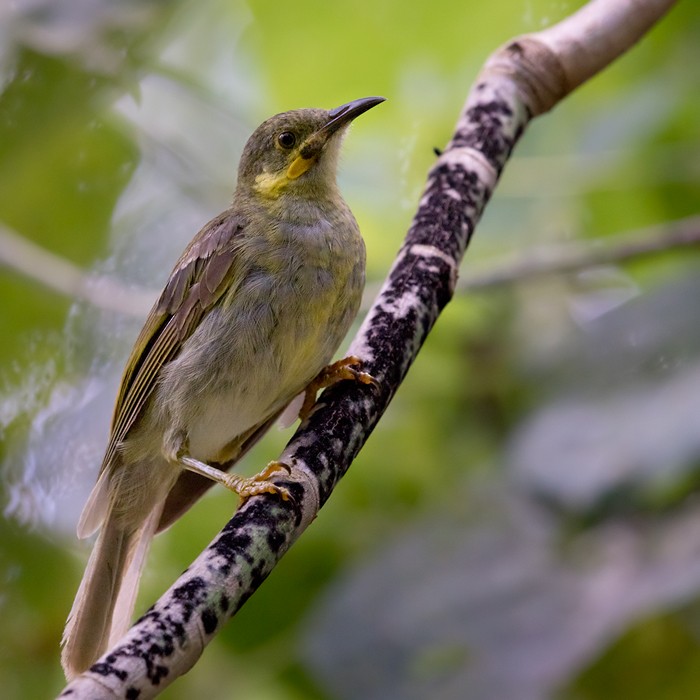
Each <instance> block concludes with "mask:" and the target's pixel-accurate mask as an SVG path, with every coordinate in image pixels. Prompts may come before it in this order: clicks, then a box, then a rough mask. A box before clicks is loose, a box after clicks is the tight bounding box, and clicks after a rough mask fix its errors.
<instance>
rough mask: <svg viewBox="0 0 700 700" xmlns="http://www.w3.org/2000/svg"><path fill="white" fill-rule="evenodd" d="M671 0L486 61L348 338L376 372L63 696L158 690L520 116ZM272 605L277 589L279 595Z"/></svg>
mask: <svg viewBox="0 0 700 700" xmlns="http://www.w3.org/2000/svg"><path fill="white" fill-rule="evenodd" d="M672 5H673V1H672V0H593V2H590V3H589V4H588V5H586V6H585V7H583V8H582V9H581V10H580V11H579V12H577V13H576V14H574V15H572V16H571V17H570V18H568V19H567V20H564V21H563V22H561V23H560V24H557V25H555V26H554V27H552V28H550V29H547V30H545V31H543V32H538V33H535V34H530V35H527V36H523V37H520V38H517V39H515V40H513V41H511V42H509V43H508V44H507V45H506V46H505V47H503V48H501V49H500V50H498V51H497V52H496V53H494V54H493V55H492V56H491V58H489V60H488V61H487V62H486V65H485V66H484V68H483V69H482V71H481V73H480V75H479V76H478V78H477V80H476V83H475V86H474V87H473V88H472V90H471V92H470V94H469V96H468V98H467V102H466V105H465V107H464V110H463V112H462V114H461V115H460V118H459V121H458V123H457V126H456V130H455V133H454V135H453V138H452V140H451V141H450V143H449V144H448V146H447V148H446V149H445V151H444V152H443V153H442V155H441V156H440V157H439V158H438V159H437V162H436V163H435V165H434V166H433V168H432V169H431V171H430V173H429V174H428V181H427V184H426V188H425V191H424V194H423V197H422V199H421V202H420V206H419V209H418V211H417V213H416V216H415V218H414V220H413V223H412V225H411V228H410V229H409V231H408V234H407V236H406V239H405V241H404V244H403V246H402V248H401V250H400V251H399V254H398V256H397V258H396V260H395V262H394V265H393V266H392V269H391V271H390V272H389V276H388V278H387V280H386V282H385V284H384V287H383V288H382V291H381V292H380V294H379V297H378V298H377V300H376V301H375V303H374V305H373V306H372V308H371V309H370V311H369V313H368V315H367V317H366V319H365V321H364V323H363V325H362V327H361V328H360V330H359V332H358V334H357V336H356V337H355V339H354V341H353V342H352V344H351V347H350V353H352V354H354V355H358V356H360V357H361V358H362V359H363V361H364V367H365V369H366V370H367V371H369V372H371V373H372V374H373V375H374V376H375V377H376V378H377V379H378V382H379V386H378V388H377V389H376V390H375V389H372V388H371V387H367V386H364V385H360V384H358V383H352V382H345V383H342V384H339V385H336V386H335V387H332V388H331V389H328V390H326V391H325V392H324V393H323V395H322V397H321V400H320V401H319V403H318V404H317V406H316V407H315V409H314V411H313V413H312V414H311V416H310V417H309V418H308V419H307V420H306V421H305V422H304V423H302V425H301V426H300V428H299V430H297V432H296V433H295V435H294V436H293V438H292V440H291V441H290V442H289V444H288V445H287V447H286V448H285V450H284V452H283V453H282V455H281V459H282V461H284V462H285V463H287V464H288V465H290V467H291V474H290V475H289V477H285V478H283V479H281V478H280V479H277V481H278V483H281V484H284V485H285V486H286V487H287V488H288V489H289V490H290V492H291V493H292V494H293V496H294V500H293V501H292V500H290V501H281V500H279V499H277V498H275V497H274V496H268V495H266V496H256V497H254V498H251V499H249V500H248V501H247V502H246V503H245V505H244V506H243V507H241V508H240V509H239V510H238V511H237V512H236V513H235V515H234V516H233V518H232V519H231V520H230V521H229V523H228V524H227V525H226V526H225V527H224V529H223V530H222V531H221V533H219V535H218V536H217V537H216V538H215V539H214V541H213V542H212V543H211V544H210V545H209V546H208V547H207V548H206V549H205V550H204V551H203V552H202V554H201V555H200V556H199V557H198V558H197V559H196V560H195V562H194V563H193V564H192V565H191V566H190V567H189V568H188V569H187V570H186V571H185V573H184V574H183V575H182V576H181V577H180V578H179V579H178V580H177V581H176V582H175V583H174V584H173V586H172V587H171V588H170V589H169V590H168V591H167V592H166V593H165V594H164V595H163V596H162V597H161V598H160V599H159V600H158V601H157V602H156V603H155V605H154V606H153V607H152V608H151V609H150V610H148V612H147V613H146V614H145V615H144V616H143V617H142V618H141V619H140V620H139V621H138V622H137V623H136V624H135V625H134V626H133V627H132V628H131V630H129V632H128V633H127V634H126V635H125V636H124V637H123V638H122V639H121V640H120V641H119V642H118V643H117V644H116V645H115V646H114V647H113V648H112V649H111V650H110V651H109V652H108V653H107V654H105V655H104V656H103V657H102V658H101V659H100V660H99V661H98V662H97V663H96V664H95V665H94V666H93V667H92V668H91V669H90V670H88V671H86V672H85V673H84V674H82V675H81V676H79V677H78V678H76V679H75V680H73V681H72V682H71V683H70V684H69V685H68V686H67V687H66V689H65V690H64V691H63V694H62V697H64V698H68V697H70V698H71V700H76V699H78V698H90V700H99V699H100V698H110V699H114V698H125V697H126V698H129V697H131V698H136V697H138V698H139V699H140V700H146V699H147V698H152V697H155V696H156V695H158V693H160V692H161V691H162V690H163V688H164V687H166V686H167V685H168V684H169V683H171V682H172V681H173V680H175V679H176V678H177V677H178V676H180V675H182V674H183V673H186V672H187V671H188V670H189V669H190V668H191V667H192V666H193V665H194V664H195V663H196V661H197V659H198V658H199V656H200V655H201V653H202V651H203V649H204V647H205V645H206V644H207V643H208V642H210V641H211V640H212V639H213V637H214V635H215V633H216V632H217V630H219V629H220V628H221V626H222V625H223V623H224V622H225V621H226V620H227V619H228V618H230V617H231V616H232V615H234V614H235V612H236V611H237V610H238V609H239V608H240V607H241V605H243V603H244V602H245V601H246V600H247V599H248V597H249V596H250V595H251V594H252V593H253V592H254V591H255V590H256V589H257V587H258V586H259V585H260V583H261V582H262V581H263V580H264V579H265V578H266V577H267V576H268V574H269V573H270V572H271V571H272V569H273V568H274V566H275V564H276V563H277V561H278V560H279V559H280V557H281V556H282V555H283V554H284V553H285V552H286V551H287V550H288V549H289V547H290V546H291V545H292V543H293V542H294V541H295V540H296V539H297V538H298V537H299V536H300V535H301V533H302V532H303V531H304V529H305V528H306V526H307V525H308V524H309V523H310V522H311V521H312V520H313V519H314V517H315V516H316V514H317V512H318V510H319V508H320V507H321V506H322V505H323V504H324V503H325V501H326V500H327V499H328V497H329V496H330V494H331V492H332V491H333V488H334V487H335V485H336V484H337V483H338V481H339V480H340V478H341V477H342V476H343V474H344V473H345V471H346V470H347V468H348V467H349V465H350V463H351V462H352V460H353V459H354V457H355V456H356V454H357V453H358V452H359V450H360V448H361V447H362V445H363V444H364V443H365V441H366V440H367V438H368V436H369V434H370V433H371V431H372V430H373V429H374V427H375V426H376V424H377V422H378V420H379V418H380V417H381V415H382V414H383V413H384V411H385V410H386V408H387V406H388V404H389V402H390V400H391V398H392V397H393V395H394V393H395V392H396V390H397V388H398V386H399V384H400V383H401V381H402V380H403V378H404V376H405V375H406V372H407V371H408V369H409V367H410V366H411V364H412V362H413V361H414V359H415V357H416V355H417V353H418V351H419V350H420V348H421V346H422V344H423V342H424V340H425V338H426V336H427V334H428V333H429V331H430V329H431V328H432V326H433V324H434V323H435V321H436V320H437V318H438V316H439V314H440V312H441V310H442V308H443V307H444V306H445V304H447V302H448V301H449V300H450V298H451V297H452V295H453V293H454V288H455V284H456V279H457V269H458V267H459V263H460V261H461V259H462V257H463V255H464V252H465V250H466V248H467V245H468V243H469V239H470V238H471V235H472V233H473V231H474V227H475V226H476V224H477V222H478V220H479V218H480V217H481V214H482V212H483V210H484V207H485V206H486V203H487V201H488V199H489V198H490V196H491V194H492V192H493V189H494V187H495V185H496V183H497V181H498V177H499V174H500V172H501V170H502V169H503V167H504V166H505V164H506V162H507V161H508V158H509V157H510V154H511V152H512V150H513V148H514V147H515V145H516V143H517V142H518V140H519V139H520V137H521V136H522V134H523V132H524V130H525V128H526V126H527V124H528V123H529V121H530V120H531V119H532V118H533V117H534V116H537V115H539V114H542V113H543V112H545V111H547V110H549V109H551V108H552V107H554V106H555V105H556V104H557V103H558V102H559V101H560V100H561V99H562V98H563V97H565V96H566V95H567V94H568V93H569V92H571V91H572V90H573V89H574V88H575V87H576V86H578V85H580V84H581V83H582V82H584V81H585V80H587V79H588V78H589V77H591V76H592V75H594V74H595V73H596V72H598V71H599V70H601V69H602V68H604V67H605V66H606V65H608V64H609V63H610V62H611V61H612V60H613V59H614V58H616V57H617V56H618V55H620V54H621V53H623V52H624V51H626V50H627V49H628V48H629V47H630V46H631V45H632V44H634V43H635V42H636V41H637V40H638V39H639V38H640V37H641V36H642V35H643V34H644V33H645V32H646V31H647V30H648V29H649V28H650V27H651V26H652V25H653V24H654V23H655V22H656V21H658V20H659V19H660V18H661V16H663V14H664V13H665V12H666V11H667V10H668V9H669V8H670V7H671V6H672ZM280 604H283V601H280Z"/></svg>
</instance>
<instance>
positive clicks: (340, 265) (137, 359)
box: [62, 98, 382, 677]
mask: <svg viewBox="0 0 700 700" xmlns="http://www.w3.org/2000/svg"><path fill="white" fill-rule="evenodd" d="M381 101H382V99H381V98H365V99H362V100H356V101H354V102H350V103H348V104H347V105H343V106H341V107H339V108H337V109H336V110H331V111H326V110H321V109H302V110H295V111H292V112H286V113H283V114H278V115H276V116H274V117H271V118H270V119H268V120H267V121H265V122H263V123H262V124H261V125H260V126H259V127H258V128H257V129H256V131H255V132H254V133H253V134H252V136H251V137H250V139H249V140H248V142H247V144H246V146H245V148H244V150H243V154H242V156H241V160H240V164H239V169H238V182H237V186H236V191H235V194H234V197H233V202H232V204H231V206H230V208H229V209H227V210H226V211H224V212H223V213H222V214H220V215H219V216H217V217H215V218H214V219H212V221H210V222H209V223H208V224H207V225H206V226H204V228H203V229H202V230H201V231H200V232H199V233H198V234H197V235H196V236H195V238H194V239H193V240H192V242H191V243H190V244H189V245H188V247H187V249H186V250H185V251H184V253H183V254H182V256H181V257H180V259H179V260H178V262H177V263H176V265H175V268H174V269H173V271H172V273H171V275H170V278H169V279H168V282H167V284H166V286H165V288H164V290H163V292H162V294H161V296H160V298H159V300H158V302H157V303H156V304H155V306H154V307H153V309H152V310H151V312H150V314H149V316H148V318H147V320H146V323H145V325H144V327H143V329H142V331H141V333H140V335H139V337H138V339H137V341H136V343H135V345H134V348H133V350H132V353H131V355H130V357H129V360H128V361H127V365H126V369H125V371H124V375H123V378H122V383H121V387H120V390H119V394H118V397H117V401H116V406H115V410H114V418H113V422H112V430H111V435H110V440H109V444H108V447H107V451H106V454H105V457H104V461H103V464H102V470H101V472H100V477H99V479H98V482H97V484H96V486H95V488H94V490H93V493H92V494H91V496H90V499H89V500H88V503H87V505H86V506H85V510H84V511H83V515H82V516H81V520H80V524H79V527H78V533H79V535H80V536H82V537H85V536H87V535H89V534H91V533H92V532H94V531H95V530H97V529H98V528H101V530H100V535H99V537H98V540H97V542H96V544H95V548H94V550H93V553H92V555H91V557H90V561H89V563H88V566H87V569H86V572H85V575H84V577H83V581H82V583H81V585H80V588H79V590H78V594H77V596H76V600H75V603H74V604H73V609H72V610H71V613H70V616H69V619H68V623H67V625H66V630H65V633H64V640H63V643H64V648H63V655H62V662H63V666H64V669H65V671H66V675H67V676H68V677H71V676H73V675H75V674H77V673H79V672H81V671H83V670H84V669H86V668H87V667H89V666H90V665H91V664H92V663H93V662H94V661H95V660H96V659H97V658H98V657H99V656H100V655H101V654H102V653H103V652H104V651H105V650H106V648H107V647H108V645H109V644H111V643H113V642H114V641H116V639H118V638H119V637H120V636H121V635H122V634H123V633H124V632H125V631H126V629H127V627H128V625H129V622H130V618H131V614H132V610H133V605H134V599H135V595H136V590H137V586H138V580H139V576H140V572H141V569H142V567H143V563H144V560H145V556H146V553H147V550H148V545H149V543H150V540H151V538H152V537H153V535H154V534H155V533H156V532H157V531H158V530H159V529H162V528H163V527H166V526H167V525H169V524H170V523H171V522H172V521H173V520H175V519H176V518H177V517H178V516H179V515H181V514H182V513H183V512H184V511H185V510H186V509H187V508H189V506H190V505H191V504H192V503H193V502H194V501H195V500H196V499H197V498H198V497H199V496H200V495H201V494H202V493H203V492H204V490H205V489H206V488H207V486H208V482H207V480H206V479H205V477H204V476H202V475H201V474H202V473H203V472H202V471H199V470H198V468H197V465H199V464H200V463H203V464H204V465H205V466H206V465H223V464H225V465H226V466H227V467H228V466H230V464H231V463H232V462H235V461H236V460H237V459H238V458H240V456H241V455H242V454H243V453H244V452H245V451H246V450H247V449H248V448H249V447H250V445H251V444H252V443H253V442H254V441H255V440H257V439H258V438H259V437H260V436H261V435H262V434H263V433H264V432H265V430H267V428H268V427H269V426H270V425H271V423H272V422H274V420H275V418H276V417H277V416H278V415H279V414H280V412H281V411H282V410H283V409H284V408H285V407H286V406H287V405H288V404H289V402H290V401H291V400H292V399H293V398H294V397H295V396H296V395H297V394H299V393H300V392H302V391H303V390H304V389H305V387H306V386H307V385H308V384H309V383H310V382H311V380H312V379H313V378H314V377H315V376H316V375H317V374H318V372H319V371H320V370H321V369H322V368H323V367H324V366H325V365H327V364H328V362H329V361H330V360H331V358H332V356H333V354H334V353H335V352H336V350H337V349H338V346H339V345H340V343H341V342H342V340H343V337H344V336H345V334H346V333H347V331H348V328H349V326H350V324H351V323H352V321H353V319H354V317H355V315H356V313H357V310H358V307H359V304H360V299H361V295H362V290H363V286H364V269H365V249H364V243H363V241H362V237H361V236H360V232H359V229H358V226H357V223H356V222H355V219H354V217H353V215H352V213H351V211H350V209H349V208H348V206H347V205H346V204H345V202H344V200H343V199H342V197H341V195H340V192H339V190H338V187H337V184H336V169H337V161H338V155H339V151H340V145H341V140H342V135H343V132H344V131H345V128H346V127H347V125H348V124H349V123H350V122H351V121H352V119H354V118H355V117H356V116H358V115H359V114H361V113H362V112H364V111H366V110H367V109H370V108H371V107H373V106H374V105H376V104H379V102H381ZM183 459H184V462H183V461H182V460H183ZM188 460H189V461H188ZM192 462H194V463H195V468H194V471H195V472H198V473H192V472H191V471H185V468H186V469H191V468H192V467H191V463H192ZM212 478H216V479H217V480H219V478H218V477H216V476H215V477H212ZM260 490H269V489H264V488H261V489H260ZM256 492H257V491H256ZM245 493H246V494H250V493H252V492H249V491H246V492H245Z"/></svg>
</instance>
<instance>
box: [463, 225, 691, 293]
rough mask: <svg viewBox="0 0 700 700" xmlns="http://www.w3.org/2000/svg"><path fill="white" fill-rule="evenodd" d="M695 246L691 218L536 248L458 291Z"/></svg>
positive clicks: (470, 278)
mask: <svg viewBox="0 0 700 700" xmlns="http://www.w3.org/2000/svg"><path fill="white" fill-rule="evenodd" d="M698 245H700V216H691V217H688V218H687V219H681V220H679V221H673V222H670V223H665V224H662V225H659V226H653V227H649V228H645V229H643V230H642V231H635V232H633V233H628V234H625V235H617V236H613V237H610V238H607V239H598V240H595V241H586V242H585V243H566V244H562V245H558V246H548V247H545V246H542V247H540V248H535V249H534V250H533V251H532V252H531V253H530V254H528V255H523V256H521V257H519V258H518V259H517V260H515V261H514V262H510V263H503V264H501V265H496V266H494V267H492V268H491V269H490V270H485V271H484V272H481V273H478V272H476V273H472V274H470V275H469V276H468V277H465V278H464V279H461V280H460V281H459V284H458V287H457V288H458V290H459V291H466V290H476V289H488V288H489V287H496V286H500V285H504V284H513V283H515V282H523V281H526V280H529V279H531V278H533V277H539V276H542V275H553V274H563V273H567V272H576V271H578V270H584V269H586V268H589V267H597V266H600V265H612V264H614V263H620V262H624V261H626V260H634V259H636V258H643V257H647V256H649V255H657V254H658V253H664V252H667V251H670V250H673V249H674V248H686V247H691V246H692V247H695V246H698Z"/></svg>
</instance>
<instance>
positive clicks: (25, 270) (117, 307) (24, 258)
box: [0, 225, 156, 317]
mask: <svg viewBox="0 0 700 700" xmlns="http://www.w3.org/2000/svg"><path fill="white" fill-rule="evenodd" d="M0 265H5V266H6V267H9V268H10V269H12V270H14V271H15V272H19V273H21V274H23V275H25V276H26V277H29V279H32V280H34V281H35V282H39V283H40V284H43V285H44V286H45V287H48V288H49V289H52V290H53V291H55V292H59V293H60V294H64V295H66V296H68V297H71V298H73V299H80V300H84V301H88V302H90V303H91V304H94V305H95V306H99V307H101V308H103V309H108V310H110V311H117V312H119V313H122V314H130V315H133V316H140V317H145V316H146V314H147V313H148V310H149V309H150V308H151V306H152V305H153V302H154V301H155V298H156V294H155V293H149V292H147V291H143V290H133V289H129V288H128V287H125V286H124V285H122V284H120V283H119V282H117V281H115V280H113V279H111V278H110V277H105V276H103V275H93V274H91V273H89V272H85V270H83V269H81V268H80V267H78V266H77V265H74V264H73V263H72V262H70V261H68V260H66V259H65V258H62V257H60V256H59V255H56V254H54V253H51V252H50V251H48V250H46V249H45V248H42V247H41V246H38V245H36V244H35V243H32V242H31V241H28V240H27V239H26V238H24V237H23V236H20V235H19V234H17V233H14V232H12V231H10V229H8V228H7V227H5V226H2V225H0Z"/></svg>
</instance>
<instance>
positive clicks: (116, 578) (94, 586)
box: [61, 502, 163, 680]
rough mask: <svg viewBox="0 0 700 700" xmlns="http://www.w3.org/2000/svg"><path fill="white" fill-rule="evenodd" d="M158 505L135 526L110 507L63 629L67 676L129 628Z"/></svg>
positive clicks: (86, 665) (159, 509) (89, 662)
mask: <svg viewBox="0 0 700 700" xmlns="http://www.w3.org/2000/svg"><path fill="white" fill-rule="evenodd" d="M162 509H163V504H162V502H161V503H160V505H159V506H158V507H156V508H154V509H153V510H151V511H150V513H149V514H148V515H147V516H146V518H145V519H144V520H143V521H142V522H141V523H140V524H139V525H137V526H134V525H133V524H126V523H124V518H123V517H121V518H120V517H118V515H117V514H116V513H114V510H113V509H111V508H110V510H109V512H108V513H107V515H106V518H105V520H104V522H103V524H102V530H101V532H100V535H99V537H98V538H97V542H96V543H95V547H94V549H93V551H92V554H91V555H90V560H89V561H88V565H87V568H86V569H85V574H84V575H83V580H82V581H81V583H80V588H79V589H78V593H77V595H76V597H75V602H74V603H73V608H72V609H71V612H70V615H69V616H68V622H67V623H66V628H65V630H64V632H63V641H62V645H63V652H62V654H61V664H62V665H63V670H64V671H65V674H66V677H67V678H68V679H69V680H70V679H71V678H73V677H74V676H76V675H78V674H80V673H82V672H83V671H85V670H86V669H88V668H89V667H90V666H91V665H92V664H93V663H94V662H95V661H96V660H97V659H98V658H99V657H100V656H101V655H102V654H103V653H104V652H105V651H106V650H107V649H108V648H109V647H110V646H111V645H112V644H113V643H114V642H115V641H117V640H118V639H119V638H120V637H121V636H122V635H123V634H124V633H125V632H126V630H127V629H128V628H129V624H130V621H131V615H132V613H133V610H134V604H135V602H136V593H137V590H138V584H139V579H140V578H141V571H142V569H143V565H144V563H145V560H146V554H147V553H148V548H149V545H150V543H151V540H152V539H153V535H154V534H155V531H156V527H157V525H158V521H159V519H160V515H161V512H162Z"/></svg>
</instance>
